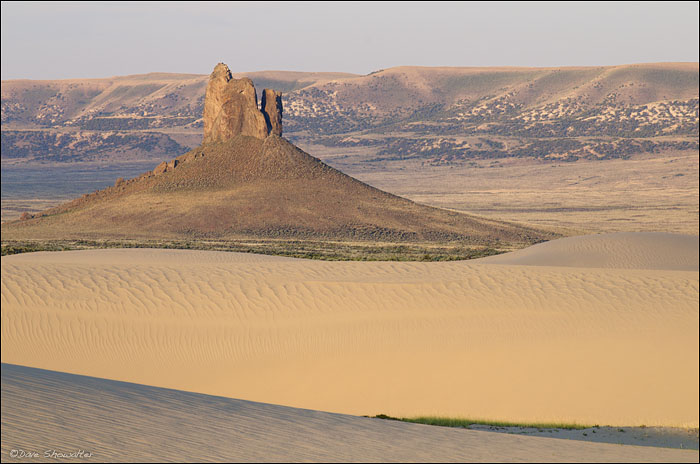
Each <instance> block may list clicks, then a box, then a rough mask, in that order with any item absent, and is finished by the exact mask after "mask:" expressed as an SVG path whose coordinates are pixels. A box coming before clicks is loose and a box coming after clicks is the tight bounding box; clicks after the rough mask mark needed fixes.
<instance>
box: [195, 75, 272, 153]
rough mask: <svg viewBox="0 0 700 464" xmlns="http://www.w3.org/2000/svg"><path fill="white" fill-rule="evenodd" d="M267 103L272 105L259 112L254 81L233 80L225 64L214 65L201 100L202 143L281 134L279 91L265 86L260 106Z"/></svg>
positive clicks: (245, 79) (261, 137)
mask: <svg viewBox="0 0 700 464" xmlns="http://www.w3.org/2000/svg"><path fill="white" fill-rule="evenodd" d="M266 95H267V96H266ZM268 101H269V103H267V102H268ZM266 103H267V104H268V105H272V106H271V107H270V109H269V111H265V110H264V111H261V110H260V109H259V108H258V97H257V94H256V92H255V86H253V81H251V80H250V79H248V78H243V79H234V78H233V76H231V71H230V70H229V69H228V66H226V65H225V64H223V63H219V64H217V65H216V67H215V68H214V72H212V73H211V76H210V77H209V84H208V85H207V92H206V96H205V99H204V142H205V143H207V142H220V141H224V140H228V139H230V138H233V137H235V136H236V135H248V136H251V137H256V138H259V139H263V138H265V137H267V136H268V134H270V133H274V134H277V135H281V134H282V99H281V94H280V93H279V92H275V91H271V90H267V89H265V91H264V93H263V105H265V104H266Z"/></svg>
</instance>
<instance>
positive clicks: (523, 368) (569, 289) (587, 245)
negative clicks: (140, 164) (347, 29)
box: [0, 234, 699, 427]
mask: <svg viewBox="0 0 700 464" xmlns="http://www.w3.org/2000/svg"><path fill="white" fill-rule="evenodd" d="M567 240H569V241H568V242H564V241H562V242H559V244H557V243H556V242H554V243H551V244H548V245H549V246H548V247H546V246H542V247H540V249H543V250H545V251H546V250H550V251H551V249H552V247H554V248H556V247H559V251H560V252H561V253H568V252H570V253H572V254H574V255H575V254H576V253H579V254H580V253H583V252H584V251H585V252H586V253H597V255H598V256H602V257H604V258H606V259H607V257H610V256H613V255H616V254H617V256H618V258H615V259H607V261H605V262H604V263H602V265H599V266H595V265H596V264H597V263H596V262H591V261H585V262H581V263H580V265H584V266H586V267H571V262H569V263H568V265H552V264H562V261H556V262H555V261H551V259H552V258H551V256H548V255H546V254H544V255H543V256H545V257H543V258H542V260H550V261H549V262H548V264H549V265H546V266H531V265H522V264H493V263H489V262H488V261H467V262H451V263H405V262H404V263H394V262H381V263H377V262H371V263H362V262H320V261H307V260H296V259H286V258H276V257H263V256H255V255H246V254H235V253H221V252H197V251H184V250H143V249H139V250H97V251H76V252H61V253H32V254H24V255H15V256H9V257H3V258H2V296H1V300H0V301H1V303H2V362H5V363H12V364H19V365H25V366H31V367H39V368H46V369H51V370H58V371H64V372H70V373H76V374H84V375H91V376H96V377H102V378H108V379H115V380H123V381H129V382H135V383H140V384H145V385H154V386H160V387H168V388H175V389H180V390H186V391H192V392H199V393H207V394H215V395H221V396H226V397H232V398H242V399H246V400H253V401H261V402H266V403H274V404H282V405H287V406H295V407H303V408H309V409H316V410H323V411H330V412H340V413H349V414H357V415H362V414H367V415H375V414H379V413H385V414H389V415H392V416H404V417H405V416H416V415H442V416H466V417H471V418H488V419H501V420H510V421H553V420H555V421H572V422H578V423H587V424H591V425H593V424H599V425H622V426H634V425H642V424H644V425H647V426H655V425H659V426H692V427H697V426H698V409H699V408H698V397H699V393H698V351H699V350H698V346H699V344H698V271H697V260H698V253H697V237H695V238H694V239H693V240H694V243H695V247H694V248H693V247H690V248H689V249H687V250H686V253H685V255H683V250H684V249H686V247H687V246H688V243H689V242H692V240H690V239H688V238H684V237H682V236H673V235H663V234H660V235H658V236H644V237H642V242H643V243H644V244H646V245H645V246H638V247H636V248H635V247H633V246H631V245H630V246H627V248H625V247H624V246H623V245H625V244H630V243H633V240H632V239H631V238H630V239H625V240H619V237H618V236H607V239H606V236H601V237H596V238H594V239H592V238H586V237H583V238H581V239H567ZM564 245H566V246H564ZM595 247H598V248H595ZM678 247H680V248H678ZM661 249H663V250H679V251H677V254H681V255H683V256H684V257H683V260H680V261H676V260H675V258H673V259H670V260H669V261H666V262H664V261H663V260H661V262H660V265H650V264H649V263H653V262H654V261H655V260H656V259H657V258H653V256H655V255H654V253H656V251H654V250H661ZM582 250H583V251H582ZM586 250H587V251H586ZM596 250H597V251H596ZM674 253H676V252H674ZM536 255H537V253H535V252H534V251H530V255H529V257H528V260H530V263H532V260H533V259H534V260H535V261H536V260H537V259H536ZM513 256H515V257H517V256H518V255H513ZM659 259H660V258H659ZM564 261H566V260H564ZM645 263H646V264H645ZM669 263H670V264H671V265H673V266H675V264H674V263H676V264H679V263H680V265H681V266H683V268H684V269H685V268H686V267H687V268H689V269H695V270H669V269H668V268H669ZM565 264H566V263H565ZM657 264H658V262H657ZM642 265H644V266H647V267H651V268H652V269H644V268H640V266H642ZM593 266H595V267H593ZM673 266H671V267H673ZM630 268H631V269H630Z"/></svg>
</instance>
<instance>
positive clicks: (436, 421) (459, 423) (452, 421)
mask: <svg viewBox="0 0 700 464" xmlns="http://www.w3.org/2000/svg"><path fill="white" fill-rule="evenodd" d="M366 417H369V416H366ZM374 418H375V419H386V420H395V421H400V422H412V423H415V424H426V425H438V426H441V427H462V428H468V427H469V426H471V425H486V426H491V427H520V428H533V429H566V430H583V429H588V428H591V427H598V426H597V425H593V426H591V425H582V424H572V423H567V422H506V421H493V420H483V419H464V418H455V417H436V416H421V417H391V416H387V415H386V414H379V415H377V416H374Z"/></svg>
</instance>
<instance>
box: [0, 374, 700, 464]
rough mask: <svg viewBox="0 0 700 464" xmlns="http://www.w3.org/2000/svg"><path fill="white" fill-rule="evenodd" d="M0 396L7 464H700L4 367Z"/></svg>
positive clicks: (668, 453)
mask: <svg viewBox="0 0 700 464" xmlns="http://www.w3.org/2000/svg"><path fill="white" fill-rule="evenodd" d="M2 397H3V400H2V460H3V461H8V462H10V461H14V460H13V459H11V458H10V456H11V454H10V453H11V452H12V450H13V449H17V450H19V449H21V450H24V451H25V452H28V451H36V452H38V453H39V454H40V456H43V454H44V452H45V451H46V450H56V451H58V452H63V453H75V452H77V451H78V450H83V451H85V452H90V453H92V457H90V458H89V459H86V458H84V460H85V461H98V462H103V461H114V462H116V461H119V462H127V461H141V462H144V461H155V462H162V461H180V462H182V461H222V460H230V461H232V462H241V461H257V462H270V461H276V462H279V461H297V462H298V461H316V462H324V461H333V462H338V461H341V462H342V461H373V462H382V461H384V462H385V461H393V462H396V461H412V462H415V461H429V462H436V461H450V462H454V461H458V462H459V461H468V462H473V461H489V462H494V461H500V462H504V461H505V462H512V461H530V462H551V461H560V462H562V461H568V462H571V461H585V462H637V461H640V462H654V461H656V462H697V461H698V452H697V451H696V450H695V451H689V450H677V449H664V448H651V447H639V446H620V445H610V444H599V443H586V442H580V441H571V440H559V439H554V438H537V437H522V436H515V435H505V434H499V433H494V432H481V431H472V430H460V429H450V428H445V427H431V426H428V425H419V424H407V423H400V422H393V421H383V420H380V419H368V418H363V417H353V416H346V415H340V414H331V413H326V412H319V411H310V410H306V409H296V408H289V407H284V406H276V405H271V404H263V403H254V402H250V401H242V400H236V399H230V398H221V397H215V396H208V395H201V394H196V393H187V392H182V391H177V390H168V389H163V388H154V387H147V386H143V385H137V384H129V383H124V382H115V381H111V380H104V379H96V378H92V377H83V376H76V375H71V374H65V373H61V372H53V371H44V370H39V369H32V368H27V367H20V366H13V365H7V364H3V365H2ZM39 460H41V459H39ZM49 460H50V459H49ZM76 460H81V459H74V461H76ZM21 461H28V459H21Z"/></svg>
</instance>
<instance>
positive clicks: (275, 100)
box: [260, 89, 282, 137]
mask: <svg viewBox="0 0 700 464" xmlns="http://www.w3.org/2000/svg"><path fill="white" fill-rule="evenodd" d="M260 106H261V108H260V109H261V110H262V112H263V115H264V116H265V122H266V123H267V129H268V132H269V133H270V134H273V135H277V136H279V137H281V136H282V92H277V91H276V90H270V89H265V90H263V93H262V101H261V102H260Z"/></svg>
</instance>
